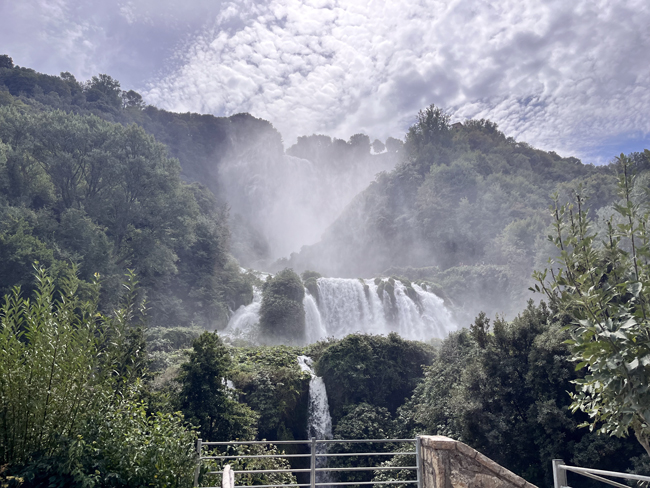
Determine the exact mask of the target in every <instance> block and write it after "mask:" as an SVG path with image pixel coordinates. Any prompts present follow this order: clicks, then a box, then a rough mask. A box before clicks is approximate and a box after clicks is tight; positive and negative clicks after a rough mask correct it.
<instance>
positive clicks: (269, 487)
mask: <svg viewBox="0 0 650 488" xmlns="http://www.w3.org/2000/svg"><path fill="white" fill-rule="evenodd" d="M289 486H290V487H292V488H293V487H295V486H311V483H302V484H296V485H252V486H246V485H235V488H282V487H289ZM213 488H221V487H220V486H216V487H213ZM628 488H630V487H629V486H628Z"/></svg>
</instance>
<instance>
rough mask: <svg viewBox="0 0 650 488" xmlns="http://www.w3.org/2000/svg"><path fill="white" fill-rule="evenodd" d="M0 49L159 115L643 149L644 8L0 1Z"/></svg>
mask: <svg viewBox="0 0 650 488" xmlns="http://www.w3.org/2000/svg"><path fill="white" fill-rule="evenodd" d="M0 18H2V19H3V21H2V25H3V27H2V29H1V30H0V51H2V52H4V53H7V54H9V55H10V56H12V57H13V58H14V62H15V63H16V64H18V65H21V66H28V67H32V68H34V69H36V70H38V71H42V72H47V73H51V74H58V73H59V72H61V71H70V72H72V73H73V74H75V75H76V76H77V78H78V79H82V80H83V79H87V78H89V77H90V76H92V75H93V74H97V73H108V74H110V75H111V76H113V77H114V78H116V79H118V80H119V81H120V82H121V83H122V87H123V88H126V89H136V90H137V91H139V92H140V93H142V94H143V96H144V97H145V99H146V100H147V101H148V102H149V103H152V104H155V105H157V106H159V107H163V108H167V109H170V110H174V111H183V112H186V111H194V112H202V113H213V114H215V115H230V114H233V113H238V112H250V113H251V114H253V115H255V116H257V117H261V118H264V119H267V120H269V121H271V122H272V123H273V124H274V126H275V127H276V128H278V129H279V130H280V132H282V134H283V137H284V140H285V145H287V146H288V145H290V144H292V143H293V142H294V141H295V138H296V137H297V136H299V135H303V134H311V133H324V134H329V135H332V136H337V137H342V138H345V139H348V138H349V136H350V135H352V134H354V133H357V132H364V133H366V134H368V135H369V136H370V137H371V138H373V139H374V138H380V139H385V138H386V137H387V136H393V137H403V135H404V132H405V131H406V129H407V128H408V126H409V125H410V124H411V123H412V122H413V120H414V117H415V114H416V113H417V111H418V110H419V109H421V108H424V107H426V106H427V105H429V104H431V103H435V104H436V105H438V106H441V107H443V108H445V109H446V110H448V111H449V112H450V114H452V117H453V119H454V120H460V121H462V120H464V119H466V118H489V119H491V120H493V121H495V122H497V123H498V124H499V127H500V128H501V130H503V131H504V132H505V133H506V134H507V135H509V136H513V137H515V138H516V139H517V140H521V141H526V142H528V143H529V144H531V145H533V146H536V147H539V148H542V149H546V150H554V151H556V152H558V153H559V154H561V155H565V156H568V155H576V156H578V157H580V158H582V159H583V161H584V162H594V163H598V162H605V161H608V160H610V159H611V158H612V157H613V156H614V155H616V154H619V153H621V152H630V151H636V150H642V149H643V148H646V147H647V148H650V2H648V1H647V0H609V1H604V0H588V1H581V0H570V1H567V0H491V1H483V0H401V1H397V0H396V1H390V0H370V1H354V0H349V1H343V0H303V1H298V0H267V1H253V0H239V1H236V2H230V1H219V0H183V1H180V0H113V1H112V0H20V1H17V0H0Z"/></svg>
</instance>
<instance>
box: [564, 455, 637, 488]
mask: <svg viewBox="0 0 650 488" xmlns="http://www.w3.org/2000/svg"><path fill="white" fill-rule="evenodd" d="M567 471H571V472H573V473H577V474H580V475H582V476H586V477H587V478H591V479H594V480H598V481H602V482H603V483H607V484H608V485H612V486H617V487H618V488H630V486H629V485H624V484H623V483H619V482H618V481H614V480H610V479H608V478H604V476H611V477H612V478H623V479H627V480H635V481H645V482H650V476H641V475H639V474H629V473H619V472H616V471H604V470H602V469H591V468H580V467H578V466H568V465H566V464H564V461H562V460H561V459H553V484H554V487H555V488H567V487H569V484H568V483H567V476H566V475H567Z"/></svg>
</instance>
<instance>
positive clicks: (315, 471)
mask: <svg viewBox="0 0 650 488" xmlns="http://www.w3.org/2000/svg"><path fill="white" fill-rule="evenodd" d="M375 443H396V444H404V443H413V444H415V451H404V450H401V451H388V452H383V451H380V452H378V451H374V452H333V453H328V452H319V447H321V450H322V447H324V446H330V445H334V444H375ZM253 445H265V446H278V445H293V446H301V445H302V446H305V445H307V446H309V451H310V452H308V453H303V454H286V453H284V452H282V453H277V454H250V455H239V454H234V455H228V454H221V453H219V454H217V455H211V454H210V453H208V455H206V456H204V455H203V449H204V448H210V447H213V448H219V447H226V448H228V447H230V446H253ZM196 452H197V454H198V463H197V466H196V471H195V473H194V486H195V487H198V486H199V476H200V474H201V466H202V463H203V461H205V460H216V461H228V460H232V461H237V460H241V459H287V460H288V459H294V458H309V459H310V467H309V468H286V469H285V468H281V469H244V470H233V471H232V473H234V475H235V476H237V475H242V474H276V473H284V474H294V473H309V480H310V481H309V483H291V484H267V485H235V486H234V488H287V487H291V488H298V487H300V488H302V487H310V488H316V487H325V486H336V487H338V486H345V485H348V486H349V485H396V484H401V485H404V484H411V485H417V488H422V481H421V480H422V476H421V473H422V463H421V455H420V438H419V437H416V438H415V439H347V440H345V439H332V440H329V439H328V440H325V439H315V438H313V437H312V438H311V439H310V440H304V441H302V440H301V441H232V442H203V441H202V440H201V439H199V440H198V441H197V443H196ZM399 455H410V456H415V466H354V467H318V464H319V463H318V462H317V461H318V460H319V459H321V460H322V459H323V458H324V459H325V460H326V459H327V458H339V457H353V456H363V457H371V456H380V457H381V456H384V457H387V456H399ZM388 470H395V471H402V470H409V471H415V474H416V479H414V480H399V481H349V482H347V481H344V482H336V481H334V482H333V481H320V482H319V481H318V480H317V475H319V474H321V473H337V472H355V471H388ZM223 472H224V471H223V470H220V471H208V472H206V473H204V474H205V475H223ZM204 488H221V487H204Z"/></svg>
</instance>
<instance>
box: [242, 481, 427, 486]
mask: <svg viewBox="0 0 650 488" xmlns="http://www.w3.org/2000/svg"><path fill="white" fill-rule="evenodd" d="M403 483H404V484H406V483H411V484H413V483H417V480H412V481H341V482H336V483H315V486H333V485H339V486H342V485H401V484H403ZM248 488H258V487H257V486H255V487H248Z"/></svg>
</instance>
